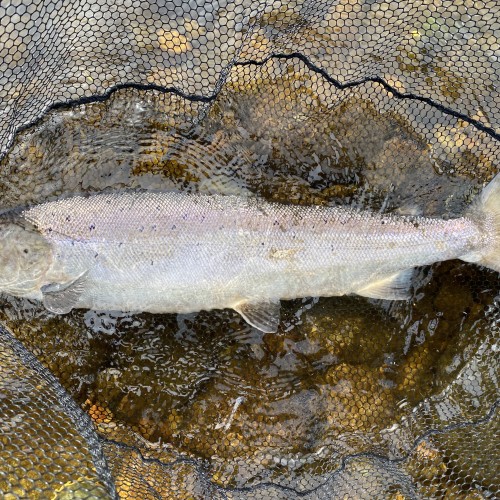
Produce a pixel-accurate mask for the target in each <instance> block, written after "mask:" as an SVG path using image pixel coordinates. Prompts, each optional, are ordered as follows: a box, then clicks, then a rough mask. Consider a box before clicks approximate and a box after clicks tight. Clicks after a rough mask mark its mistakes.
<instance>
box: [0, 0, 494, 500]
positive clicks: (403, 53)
mask: <svg viewBox="0 0 500 500" xmlns="http://www.w3.org/2000/svg"><path fill="white" fill-rule="evenodd" d="M499 19H500V6H499V5H498V2H496V1H490V2H489V1H474V2H471V1H469V0H460V1H445V0H441V1H438V2H436V1H430V0H415V1H392V2H390V1H378V0H337V1H325V0H323V1H315V0H310V1H307V0H301V1H294V0H290V1H285V0H283V1H275V2H273V1H267V2H264V1H261V2H254V1H250V0H249V1H237V2H226V1H210V2H205V1H202V0H174V1H164V0H161V1H152V0H151V1H147V2H133V1H125V2H118V1H116V2H114V1H111V0H106V1H101V0H98V1H92V2H90V1H83V0H82V1H78V2H74V1H71V2H69V1H63V0H60V1H48V0H33V1H29V0H17V1H14V0H12V1H9V2H2V3H1V5H0V155H1V158H2V159H1V161H0V167H1V169H2V170H1V174H0V190H1V193H2V195H1V198H2V208H11V207H14V206H18V205H27V204H30V203H38V202H40V201H45V200H46V199H51V198H54V197H57V196H60V195H65V194H71V193H77V192H97V191H102V190H106V189H123V188H130V189H170V190H172V189H175V190H182V191H199V192H205V193H207V192H208V193H213V192H223V193H241V192H244V193H251V194H254V195H258V196H262V197H264V198H266V199H269V200H275V201H281V202H292V203H303V204H320V205H322V204H342V205H349V206H353V207H356V208H365V209H371V210H375V211H395V210H398V209H399V208H403V209H406V210H407V209H408V208H410V209H413V208H414V207H415V206H416V207H417V208H418V209H419V210H421V211H423V212H424V213H425V214H428V215H433V216H439V217H448V216H450V217H453V216H457V215H459V214H461V213H462V212H463V210H464V209H465V207H466V206H467V205H468V204H469V203H470V202H471V201H472V200H473V199H474V197H475V196H477V193H478V192H479V191H480V189H481V188H482V186H483V185H484V184H485V183H486V182H488V181H489V180H491V178H492V177H493V175H494V174H495V173H497V172H498V156H499V149H500V148H499V146H500V143H499V139H500V109H499V106H500V98H499V97H500V96H499V95H498V89H499V72H500V61H498V53H499V50H500V21H499ZM499 307H500V305H499V296H498V273H494V272H492V271H488V270H485V269H481V268H478V267H475V266H472V265H466V264H463V263H457V262H455V263H443V264H438V265H436V266H433V267H432V268H428V269H423V270H419V271H418V272H417V275H416V277H415V293H414V296H413V297H412V301H411V303H409V304H406V305H398V304H394V303H392V304H391V303H389V304H387V303H384V302H381V301H375V300H367V299H362V298H359V297H341V298H334V299H332V300H330V299H328V300H327V299H319V300H318V299H304V300H297V301H292V302H290V303H286V304H284V306H283V311H282V324H281V327H280V330H279V333H278V334H277V335H262V334H258V332H256V331H255V330H252V329H251V328H250V327H248V326H247V325H245V324H244V323H243V322H242V321H241V320H240V319H239V318H238V317H236V316H235V315H232V314H231V312H230V311H219V312H216V313H213V312H212V313H205V312H202V313H200V314H198V315H187V316H186V315H185V316H179V317H176V316H174V315H169V316H163V315H162V316H159V317H155V316H151V315H145V314H143V315H137V316H123V315H118V314H100V313H94V312H92V311H87V312H85V311H74V312H72V313H71V314H69V315H66V316H64V317H56V316H54V315H51V314H50V313H48V312H47V311H45V310H43V308H41V307H39V306H37V305H36V304H34V303H32V302H30V301H23V300H20V299H14V298H9V297H4V298H2V309H1V312H0V320H1V321H2V323H3V324H5V325H7V326H8V327H9V329H10V330H11V331H12V332H13V335H14V336H12V335H11V334H10V333H8V332H7V331H6V330H5V331H4V330H3V329H2V330H0V407H1V408H2V411H1V412H0V457H1V461H2V464H1V467H0V491H1V492H2V495H3V496H4V497H5V498H26V497H28V498H37V497H38V498H48V497H50V496H52V497H53V498H75V497H76V498H107V497H109V498H113V497H114V496H115V495H118V496H119V497H121V498H166V499H174V498H175V499H182V498H185V499H191V498H196V499H212V498H214V499H219V498H220V499H233V498H234V499H261V498H262V499H274V498H276V499H281V498H283V499H284V498H287V499H295V498H297V499H299V498H307V499H320V500H321V499H326V498H367V499H368V498H370V499H371V498H393V499H403V498H408V499H413V498H463V499H476V498H478V499H479V498H496V497H498V496H499V485H498V484H499V481H498V479H499V478H498V463H499V459H500V457H499V456H498V453H499V452H498V450H499V449H500V447H499V446H498V431H499V423H498V402H499V397H498V395H499V380H498V335H499V327H500V312H499V311H500V309H499Z"/></svg>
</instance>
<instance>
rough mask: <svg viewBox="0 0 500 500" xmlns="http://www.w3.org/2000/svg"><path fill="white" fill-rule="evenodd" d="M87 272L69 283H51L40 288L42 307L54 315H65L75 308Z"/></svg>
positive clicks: (83, 286) (83, 287)
mask: <svg viewBox="0 0 500 500" xmlns="http://www.w3.org/2000/svg"><path fill="white" fill-rule="evenodd" d="M86 280H87V272H85V273H83V274H82V275H80V276H79V277H78V278H76V280H74V281H70V282H69V283H51V284H49V285H45V286H43V287H42V288H41V290H42V293H43V305H44V306H45V308H46V309H48V310H49V311H51V312H53V313H56V314H66V313H69V312H70V311H71V309H73V307H75V305H76V303H77V302H78V299H79V297H80V295H81V294H82V293H83V291H84V289H85V281H86Z"/></svg>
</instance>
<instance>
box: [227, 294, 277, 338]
mask: <svg viewBox="0 0 500 500" xmlns="http://www.w3.org/2000/svg"><path fill="white" fill-rule="evenodd" d="M233 309H234V310H235V311H237V312H239V313H240V314H241V316H243V319H244V320H245V321H246V322H247V323H249V324H250V325H252V326H254V327H255V328H257V329H258V330H261V331H262V332H264V333H274V332H276V330H278V325H279V322H280V301H279V300H266V301H261V302H247V301H243V302H240V303H239V304H238V305H236V306H235V307H233Z"/></svg>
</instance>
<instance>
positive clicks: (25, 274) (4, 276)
mask: <svg viewBox="0 0 500 500" xmlns="http://www.w3.org/2000/svg"><path fill="white" fill-rule="evenodd" d="M51 261H52V248H51V246H50V243H49V242H48V241H47V240H46V239H45V237H44V236H43V235H42V234H41V233H40V232H39V231H37V230H36V228H34V227H33V226H31V225H29V224H28V223H26V222H24V221H22V220H18V221H14V222H13V221H12V220H0V291H1V292H6V293H9V294H11V295H16V296H30V295H33V293H34V292H35V291H37V290H39V288H40V286H41V282H42V281H43V277H44V275H45V273H46V272H47V270H48V269H49V267H50V264H51Z"/></svg>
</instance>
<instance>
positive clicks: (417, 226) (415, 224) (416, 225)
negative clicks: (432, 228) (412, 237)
mask: <svg viewBox="0 0 500 500" xmlns="http://www.w3.org/2000/svg"><path fill="white" fill-rule="evenodd" d="M413 225H414V226H415V227H416V228H417V229H418V228H419V227H420V224H419V223H418V222H417V221H414V222H413Z"/></svg>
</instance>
